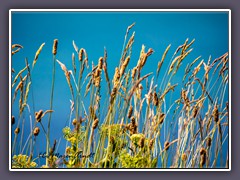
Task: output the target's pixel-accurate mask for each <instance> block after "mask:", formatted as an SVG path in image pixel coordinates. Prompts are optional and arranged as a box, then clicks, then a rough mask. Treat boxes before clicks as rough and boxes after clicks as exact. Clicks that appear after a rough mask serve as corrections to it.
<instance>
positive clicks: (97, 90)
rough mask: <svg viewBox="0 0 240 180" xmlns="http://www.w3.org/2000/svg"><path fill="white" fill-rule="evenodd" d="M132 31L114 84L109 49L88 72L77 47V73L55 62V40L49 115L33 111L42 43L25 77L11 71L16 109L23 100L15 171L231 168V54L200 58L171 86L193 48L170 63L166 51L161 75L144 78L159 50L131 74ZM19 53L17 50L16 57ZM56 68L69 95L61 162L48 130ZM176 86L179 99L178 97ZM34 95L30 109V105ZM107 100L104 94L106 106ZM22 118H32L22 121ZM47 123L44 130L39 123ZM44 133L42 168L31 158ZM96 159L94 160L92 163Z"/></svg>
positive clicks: (16, 118) (183, 48) (145, 54)
mask: <svg viewBox="0 0 240 180" xmlns="http://www.w3.org/2000/svg"><path fill="white" fill-rule="evenodd" d="M133 26H134V24H132V25H130V26H129V27H128V28H127V31H126V35H125V38H124V43H123V49H122V54H121V58H120V61H119V65H118V66H117V67H116V68H115V73H114V76H113V77H112V78H111V77H110V76H109V74H108V68H107V62H108V60H107V50H106V49H104V52H103V55H102V56H101V57H100V58H99V60H98V62H97V64H94V63H93V62H92V66H89V62H88V55H87V51H86V50H85V49H84V48H80V49H79V48H78V47H77V45H76V44H75V42H74V41H73V49H74V53H73V54H72V70H68V69H67V67H66V66H65V64H64V63H63V62H61V61H60V60H58V54H57V50H58V40H57V39H55V40H54V42H53V49H52V55H53V63H52V67H53V71H52V87H51V89H49V91H50V92H51V99H50V104H49V109H48V110H45V111H43V110H41V109H37V110H36V109H35V107H34V94H33V93H34V91H33V89H31V88H33V87H32V84H33V82H32V78H31V75H32V72H33V70H34V68H37V67H36V62H37V60H38V57H39V55H40V54H41V51H42V49H43V47H44V45H45V43H43V44H42V45H41V46H40V47H39V49H38V50H37V52H36V55H35V58H34V60H33V62H32V65H31V64H29V62H28V59H27V58H26V59H25V63H26V65H25V67H24V68H23V69H22V70H21V71H19V72H18V73H16V72H15V70H14V69H12V75H13V76H12V77H13V79H12V85H11V86H12V89H13V93H12V106H13V104H14V103H17V102H16V99H17V98H19V102H18V103H19V106H18V107H19V114H14V115H12V118H11V124H12V131H13V133H12V135H13V136H14V137H13V141H12V149H11V152H12V168H36V167H37V168H217V167H221V168H227V167H228V152H225V153H226V154H223V147H224V146H225V147H226V146H228V120H229V118H228V112H229V109H228V102H224V100H225V99H226V95H227V93H228V53H225V54H223V55H222V56H221V57H219V58H216V59H214V60H211V58H209V59H208V60H207V61H204V60H203V59H201V57H200V56H199V57H196V58H195V59H193V60H192V61H191V63H189V64H187V66H186V67H185V72H184V76H183V77H182V82H181V84H172V83H171V82H172V80H173V79H174V76H176V75H177V72H178V71H179V69H180V71H183V67H181V65H182V64H183V63H182V62H183V61H184V60H185V59H186V58H188V55H189V54H190V53H191V52H192V50H193V49H192V44H193V43H194V40H192V41H189V40H188V39H186V41H185V42H183V44H182V45H180V46H179V47H178V48H177V49H176V50H175V52H174V54H173V55H172V56H170V55H169V54H168V52H169V50H170V48H171V45H169V46H167V47H166V49H165V51H164V53H163V55H162V57H161V58H160V61H159V62H158V66H157V69H156V72H149V74H143V73H142V69H144V66H145V64H146V62H147V61H153V59H151V55H152V54H153V53H154V50H153V49H152V48H149V49H148V50H146V49H145V46H144V45H142V49H141V51H140V55H139V59H138V60H137V61H136V65H135V67H133V68H131V67H129V62H130V61H135V60H134V59H132V58H131V54H132V46H133V44H134V38H135V33H134V32H133V33H132V34H131V35H129V33H130V32H131V29H132V28H133ZM22 48H23V47H22V46H21V45H19V44H14V45H12V56H13V55H14V56H16V55H15V54H16V53H17V52H19V51H20V50H21V49H22ZM59 59H61V57H59ZM164 63H167V64H168V65H167V69H162V65H163V64H164ZM58 65H59V66H60V68H61V70H62V72H63V74H64V76H65V77H66V83H67V84H68V86H69V90H70V92H71V107H70V109H71V111H70V115H69V124H68V126H66V127H64V126H63V127H64V128H63V138H64V139H65V140H66V149H65V153H64V155H63V156H62V157H60V158H59V157H56V156H55V155H54V154H55V153H56V151H57V149H56V146H57V143H58V142H57V140H55V141H54V142H51V141H50V132H51V131H50V130H51V124H53V123H56V122H55V121H54V119H53V120H52V113H54V107H53V101H54V93H55V91H54V82H55V71H56V70H58V69H59V67H58ZM180 67H181V68H180ZM59 70H60V69H59ZM160 71H164V76H161V77H159V74H160ZM201 71H202V72H204V74H203V73H200V72H201ZM201 74H203V75H201ZM179 86H180V87H181V93H179V94H176V90H175V89H176V88H178V87H179ZM30 89H31V91H30ZM29 92H31V93H30V94H31V95H30V97H31V98H32V102H33V103H32V105H29V104H28V96H29ZM103 92H107V93H106V94H104V97H105V96H106V98H105V99H104V100H102V99H101V93H103ZM35 95H36V94H35ZM174 98H176V99H174ZM86 102H87V104H89V106H88V107H86V106H85V103H86ZM101 102H104V103H101ZM25 112H28V114H29V117H27V118H26V117H25V116H23V115H24V113H25ZM32 112H34V113H32ZM47 118H48V123H47V127H44V125H43V124H42V121H46V119H47ZM26 120H28V121H30V122H31V126H30V128H31V133H30V134H29V136H28V138H27V139H26V140H24V139H23V136H24V134H23V133H24V126H25V121H26ZM13 127H14V128H13ZM39 133H44V135H45V137H46V157H47V158H46V162H45V164H37V163H36V162H37V160H38V159H39V157H38V156H37V155H36V153H34V149H35V144H36V141H37V139H38V135H39ZM92 152H94V156H92V157H90V156H88V155H89V154H91V153H92ZM80 154H81V155H85V156H79V155H80ZM219 160H220V166H217V161H219Z"/></svg>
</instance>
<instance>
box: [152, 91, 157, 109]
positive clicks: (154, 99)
mask: <svg viewBox="0 0 240 180" xmlns="http://www.w3.org/2000/svg"><path fill="white" fill-rule="evenodd" d="M153 105H154V106H158V96H157V93H156V91H154V92H153Z"/></svg>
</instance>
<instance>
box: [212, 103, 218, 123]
mask: <svg viewBox="0 0 240 180" xmlns="http://www.w3.org/2000/svg"><path fill="white" fill-rule="evenodd" d="M212 116H213V119H214V121H215V122H216V123H217V122H218V121H219V112H218V107H217V105H215V106H214V109H213V112H212Z"/></svg>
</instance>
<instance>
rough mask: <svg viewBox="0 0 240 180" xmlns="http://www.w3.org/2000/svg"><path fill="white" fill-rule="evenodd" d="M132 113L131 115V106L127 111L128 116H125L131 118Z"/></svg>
mask: <svg viewBox="0 0 240 180" xmlns="http://www.w3.org/2000/svg"><path fill="white" fill-rule="evenodd" d="M132 113H133V106H132V105H131V106H130V107H129V109H128V115H127V117H128V118H131V116H132Z"/></svg>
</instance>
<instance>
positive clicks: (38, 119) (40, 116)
mask: <svg viewBox="0 0 240 180" xmlns="http://www.w3.org/2000/svg"><path fill="white" fill-rule="evenodd" d="M42 115H43V110H39V111H38V112H36V113H35V119H36V121H37V122H41V120H42Z"/></svg>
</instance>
